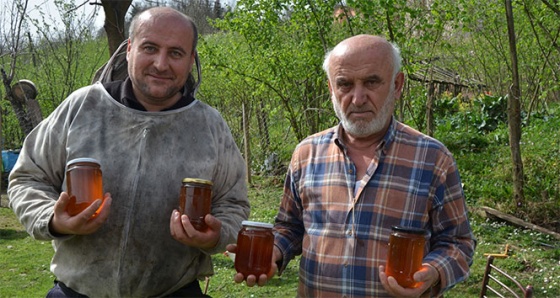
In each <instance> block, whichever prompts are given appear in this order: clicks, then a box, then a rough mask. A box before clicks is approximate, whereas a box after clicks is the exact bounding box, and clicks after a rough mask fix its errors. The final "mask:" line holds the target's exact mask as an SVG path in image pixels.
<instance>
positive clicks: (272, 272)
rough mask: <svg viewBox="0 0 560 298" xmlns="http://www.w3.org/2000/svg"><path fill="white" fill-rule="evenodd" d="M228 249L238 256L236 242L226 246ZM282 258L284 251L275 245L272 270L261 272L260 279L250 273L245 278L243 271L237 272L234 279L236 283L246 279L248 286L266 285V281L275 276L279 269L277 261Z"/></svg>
mask: <svg viewBox="0 0 560 298" xmlns="http://www.w3.org/2000/svg"><path fill="white" fill-rule="evenodd" d="M226 250H227V251H228V252H231V253H234V254H236V257H237V254H238V253H237V245H236V244H228V245H227V246H226ZM280 260H282V253H281V252H280V250H279V249H278V248H277V247H276V246H274V249H273V251H272V260H271V264H270V271H269V272H268V274H261V275H260V276H259V277H258V279H257V277H256V276H255V275H249V276H247V279H245V276H244V275H243V273H239V272H238V273H236V274H235V276H234V277H233V280H234V281H235V282H236V283H242V282H243V281H244V280H245V281H246V283H247V286H249V287H253V286H255V285H258V286H259V287H262V286H264V285H266V283H267V282H268V281H269V280H270V279H272V277H274V275H275V274H276V271H278V266H277V265H276V262H277V261H280Z"/></svg>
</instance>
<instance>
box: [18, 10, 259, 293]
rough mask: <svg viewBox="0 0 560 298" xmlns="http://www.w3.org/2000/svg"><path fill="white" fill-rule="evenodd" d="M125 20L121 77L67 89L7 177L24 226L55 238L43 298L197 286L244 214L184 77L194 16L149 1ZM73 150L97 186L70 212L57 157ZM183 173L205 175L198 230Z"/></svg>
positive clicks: (219, 129)
mask: <svg viewBox="0 0 560 298" xmlns="http://www.w3.org/2000/svg"><path fill="white" fill-rule="evenodd" d="M130 30H131V32H130V38H129V40H128V45H127V53H126V58H127V62H128V77H127V78H126V79H125V80H123V81H113V82H104V83H101V82H97V83H94V84H92V85H91V86H87V87H84V88H81V89H79V90H77V91H75V92H74V93H72V94H71V95H70V96H69V97H68V98H67V99H66V100H65V101H64V102H62V103H61V104H60V106H59V107H57V109H56V110H55V111H54V112H53V113H52V114H51V115H50V116H49V117H48V118H46V119H45V120H44V121H43V122H41V123H40V124H39V125H38V126H37V128H36V129H35V130H33V132H31V133H30V134H29V135H28V136H27V138H26V140H25V142H24V145H23V148H22V150H21V154H20V156H19V158H18V161H17V163H16V165H15V167H14V169H13V171H12V172H11V175H10V186H9V190H8V194H9V200H10V207H11V208H12V209H13V210H14V212H15V213H16V215H17V216H18V217H19V219H20V221H21V222H22V224H23V225H24V226H25V227H26V229H27V231H28V232H29V234H30V235H31V236H33V237H34V238H35V239H41V240H52V241H53V246H54V248H55V253H54V257H53V259H52V262H51V271H52V272H53V274H54V275H55V276H56V281H55V286H54V287H53V288H52V289H51V290H50V291H49V293H48V295H47V297H83V296H93V297H121V296H124V297H151V296H172V297H200V296H204V294H203V292H202V291H201V288H200V285H199V282H198V280H203V279H204V278H205V277H208V276H210V275H212V274H213V269H212V262H211V257H210V256H211V255H212V254H215V253H221V252H223V251H224V249H225V246H226V244H227V243H231V242H234V241H235V239H236V237H237V232H238V231H239V230H240V228H241V222H242V221H243V220H245V219H247V218H248V216H249V202H248V199H247V186H246V180H245V176H246V173H245V167H244V162H243V158H242V156H241V153H240V152H239V149H238V147H237V145H236V144H235V142H234V139H233V137H232V135H231V132H230V129H229V127H228V126H227V124H226V122H225V121H224V119H223V118H222V117H221V115H220V114H219V113H218V111H216V110H215V109H214V108H212V107H210V106H208V105H207V104H205V103H203V102H200V101H198V100H197V99H196V98H195V97H194V90H192V87H191V86H190V85H189V84H187V80H188V77H190V76H192V75H191V72H192V70H193V65H194V63H195V61H196V59H197V57H196V40H197V36H196V35H197V34H196V26H195V24H194V23H193V21H192V20H191V19H190V18H189V17H187V16H185V15H184V14H182V13H180V12H178V11H176V10H174V9H171V8H165V7H158V8H152V9H148V10H146V11H144V12H142V13H140V14H138V15H137V16H135V18H134V20H133V21H132V26H131V29H130ZM108 67H109V66H108ZM81 157H91V158H95V159H97V160H99V161H100V164H101V169H102V173H103V188H104V191H105V192H106V193H105V197H104V198H103V200H102V199H101V198H100V199H98V200H96V201H95V202H94V203H93V204H92V205H91V206H90V207H88V208H86V209H85V210H84V211H82V212H81V213H79V214H77V215H75V216H72V215H70V214H69V213H68V210H67V209H68V205H69V202H70V198H69V196H68V193H67V190H66V184H65V180H66V175H65V170H66V163H67V162H68V161H69V160H72V159H74V158H81ZM187 177H190V178H198V179H204V180H210V181H212V182H213V186H212V210H211V214H208V215H206V217H205V218H204V221H205V223H206V225H207V226H208V229H207V230H205V231H204V232H200V231H198V230H196V229H195V228H194V227H193V225H192V224H191V223H190V222H189V218H188V217H187V216H186V215H181V214H180V213H179V212H178V211H177V208H178V206H179V202H178V198H179V192H180V188H181V181H182V179H183V178H187ZM98 209H99V210H100V211H99V213H98V214H97V215H96V216H93V215H94V213H95V212H96V211H97V210H98Z"/></svg>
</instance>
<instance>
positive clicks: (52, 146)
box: [8, 102, 68, 240]
mask: <svg viewBox="0 0 560 298" xmlns="http://www.w3.org/2000/svg"><path fill="white" fill-rule="evenodd" d="M67 112H68V104H67V102H63V103H62V104H61V105H60V106H59V107H58V108H57V109H56V110H55V111H54V112H53V113H52V114H51V115H50V116H49V117H47V118H46V119H45V120H44V121H42V122H41V123H39V125H37V126H36V127H35V129H34V130H33V131H32V132H31V133H30V134H29V135H28V136H27V137H26V139H25V141H24V144H23V147H22V149H21V152H20V155H19V157H18V159H17V162H16V164H15V165H14V168H13V170H12V171H11V173H10V176H9V187H8V197H9V206H10V208H11V209H12V210H13V211H14V212H15V214H16V216H17V217H18V219H19V221H20V222H21V223H22V224H23V226H24V227H25V229H26V230H27V232H28V233H29V234H30V235H31V236H32V237H33V238H34V239H40V240H52V239H54V238H55V237H54V236H53V235H52V234H50V232H49V228H48V223H49V221H50V219H51V217H52V216H53V209H54V204H55V202H56V200H57V199H58V197H59V194H60V192H61V187H62V183H63V180H64V171H65V167H66V165H65V163H66V161H65V160H66V159H65V147H66V142H65V140H66V139H65V135H66V133H65V131H66V119H67V117H68V114H67Z"/></svg>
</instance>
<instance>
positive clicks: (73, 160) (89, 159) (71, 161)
mask: <svg viewBox="0 0 560 298" xmlns="http://www.w3.org/2000/svg"><path fill="white" fill-rule="evenodd" d="M78 162H89V163H95V164H99V161H98V160H97V159H95V158H91V157H80V158H74V159H72V160H70V161H69V162H68V163H67V165H71V164H75V163H78Z"/></svg>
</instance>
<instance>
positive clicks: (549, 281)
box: [0, 178, 560, 298]
mask: <svg viewBox="0 0 560 298" xmlns="http://www.w3.org/2000/svg"><path fill="white" fill-rule="evenodd" d="M255 185H256V186H253V187H251V189H250V199H251V203H252V207H253V209H252V212H251V220H256V221H264V222H270V223H272V222H273V218H274V215H275V214H276V208H277V206H278V203H279V200H280V195H281V184H280V181H279V180H278V179H277V178H276V179H274V180H270V179H264V180H262V181H257V182H255ZM2 205H4V206H5V200H3V201H2ZM471 220H472V225H473V229H474V232H475V235H476V237H477V239H478V247H477V250H476V254H475V259H474V264H473V265H472V267H471V276H470V278H469V279H468V280H467V281H465V282H463V283H461V284H459V285H458V286H456V287H455V288H454V289H452V290H451V291H449V292H448V293H447V294H446V295H445V297H457V298H459V297H461V298H462V297H477V295H478V293H479V291H480V284H481V281H482V275H483V273H484V266H485V263H486V257H485V256H484V254H485V253H500V252H503V251H504V249H505V246H506V244H509V253H508V254H509V257H508V258H507V259H498V260H496V261H495V263H496V264H498V265H500V266H502V267H504V268H505V270H506V271H508V272H509V273H510V274H511V275H513V276H515V277H516V278H517V279H518V280H519V281H521V282H522V283H524V284H528V283H530V284H532V285H533V286H534V288H535V297H539V298H541V297H555V298H556V297H560V285H559V284H560V244H559V243H560V241H558V239H554V238H552V237H550V236H548V235H544V234H541V233H537V232H534V231H531V230H525V229H520V228H516V227H513V226H510V225H506V224H503V223H499V222H494V221H490V220H488V219H486V218H485V217H483V216H481V215H479V214H478V213H476V212H473V216H472V218H471ZM51 256H52V247H51V244H50V243H49V242H45V241H36V240H33V239H31V238H30V237H29V236H28V235H27V233H26V232H25V231H24V230H23V228H22V227H21V225H20V224H19V223H18V222H17V220H16V218H15V216H14V215H13V213H12V211H11V210H10V209H8V208H5V207H2V208H0V268H1V270H0V284H1V285H2V286H1V287H0V297H44V296H45V294H46V292H47V291H48V289H49V288H50V287H51V285H52V282H53V280H54V276H53V275H52V274H51V273H50V272H49V262H50V258H51ZM297 266H298V262H297V260H295V261H292V262H291V263H290V265H289V267H288V268H287V270H286V271H285V272H284V274H283V275H282V276H281V277H275V278H274V279H273V280H272V281H270V282H269V284H268V285H267V286H265V287H260V288H259V287H253V288H248V287H246V286H245V285H240V284H236V283H234V282H233V275H234V273H235V271H234V268H233V262H232V261H231V260H230V259H229V258H228V257H226V256H223V255H215V256H214V269H215V276H213V277H212V278H211V279H210V282H209V287H208V294H210V295H211V296H212V297H216V298H219V297H250V298H256V297H295V293H296V288H297V270H298V268H297ZM201 286H202V287H203V288H204V282H202V283H201Z"/></svg>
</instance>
